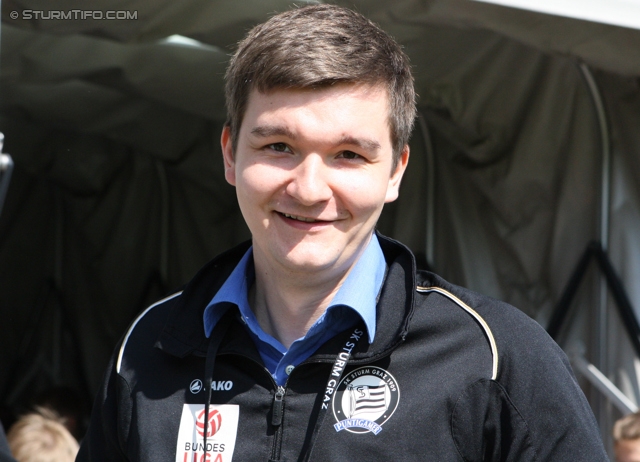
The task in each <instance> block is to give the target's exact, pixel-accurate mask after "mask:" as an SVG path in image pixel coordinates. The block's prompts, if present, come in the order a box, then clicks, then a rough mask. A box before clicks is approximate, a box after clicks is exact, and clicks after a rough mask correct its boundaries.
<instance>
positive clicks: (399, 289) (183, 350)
mask: <svg viewBox="0 0 640 462" xmlns="http://www.w3.org/2000/svg"><path fill="white" fill-rule="evenodd" d="M377 236H378V240H379V241H380V247H381V248H382V252H383V254H384V257H385V260H386V262H387V266H388V271H387V275H386V277H385V281H384V283H383V286H382V291H381V293H380V299H379V301H378V305H377V310H376V311H377V313H376V326H377V327H376V334H375V341H374V342H373V343H372V344H369V343H368V342H359V343H358V347H357V349H356V351H354V352H352V354H353V356H352V357H353V360H355V361H357V360H358V359H365V358H367V359H370V358H371V357H374V356H381V355H384V354H386V353H387V352H388V351H390V350H391V349H393V348H394V347H395V346H396V345H397V344H398V343H400V342H401V341H402V340H403V339H404V336H405V335H406V333H407V331H408V326H409V321H410V319H411V315H412V313H413V305H414V294H415V287H416V265H415V259H414V257H413V254H412V253H411V251H410V250H409V249H408V248H407V247H405V246H404V245H403V244H401V243H399V242H398V241H395V240H393V239H390V238H387V237H384V236H382V235H380V234H377ZM250 245H251V242H250V241H247V242H244V243H242V244H240V245H238V246H237V247H234V248H232V249H231V250H228V251H227V252H224V253H222V254H220V255H219V256H218V257H216V258H214V259H213V260H212V261H210V262H209V263H208V264H207V265H205V266H204V267H203V268H202V269H201V270H200V271H199V272H198V273H197V274H196V275H195V277H194V278H193V279H192V280H191V281H190V282H189V283H188V284H187V285H186V287H185V288H184V291H183V292H182V295H181V296H179V297H176V298H175V299H173V300H172V301H171V302H172V307H171V311H170V313H169V315H168V318H167V322H166V324H165V326H164V328H163V330H162V333H161V334H160V337H159V339H158V341H157V343H156V346H157V347H158V348H160V349H162V350H163V351H165V352H167V353H169V354H171V355H174V356H177V357H185V356H187V355H189V354H192V353H193V354H197V355H205V354H206V345H207V338H206V337H205V335H204V326H203V313H204V309H205V307H206V306H207V304H208V303H209V302H210V301H211V299H212V298H213V296H214V295H215V294H216V292H217V291H218V289H220V287H221V286H222V284H223V283H224V282H225V281H226V279H227V277H228V276H229V275H230V274H231V272H232V271H233V269H234V268H235V266H236V265H237V264H238V262H239V261H240V259H241V258H242V256H243V255H244V253H245V252H246V251H247V249H248V248H249V246H250ZM339 337H340V336H337V337H336V339H335V340H336V342H338V343H340V342H342V340H341V339H339ZM333 343H334V342H333V341H330V342H328V343H327V344H325V345H324V346H322V347H321V348H320V349H319V350H318V352H317V353H316V354H314V355H313V356H312V358H314V359H317V360H323V359H327V360H330V359H331V358H335V352H336V351H337V350H336V349H335V347H334V345H333ZM234 345H236V346H237V347H242V345H245V347H246V344H245V342H241V343H240V344H237V342H231V343H227V342H225V344H223V345H222V346H221V350H220V352H222V351H225V352H227V351H229V350H231V351H230V352H233V351H232V350H235V347H234ZM340 345H341V344H340ZM242 352H243V353H244V354H246V348H245V349H244V350H243V351H242ZM325 356H326V358H325Z"/></svg>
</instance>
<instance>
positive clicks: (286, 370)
mask: <svg viewBox="0 0 640 462" xmlns="http://www.w3.org/2000/svg"><path fill="white" fill-rule="evenodd" d="M294 369H295V366H292V365H291V364H289V365H288V366H287V368H286V369H285V370H284V371H285V372H286V373H287V375H291V372H293V370H294Z"/></svg>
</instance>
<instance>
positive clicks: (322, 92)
mask: <svg viewBox="0 0 640 462" xmlns="http://www.w3.org/2000/svg"><path fill="white" fill-rule="evenodd" d="M265 124H267V125H269V124H278V125H281V126H286V128H287V129H288V131H289V132H290V134H293V133H294V132H296V133H298V132H309V134H311V133H312V132H313V131H314V130H320V131H324V132H325V133H326V134H327V135H329V134H331V133H333V134H335V132H344V133H343V134H348V135H357V134H361V135H363V136H367V137H369V138H371V137H372V136H375V137H376V138H379V139H380V140H381V141H382V142H383V144H385V145H386V144H387V143H390V141H391V128H390V124H389V97H388V92H387V90H386V89H385V88H384V87H382V86H372V85H363V84H337V85H333V86H329V87H322V88H314V89H276V90H271V91H268V92H260V91H258V90H256V89H253V90H252V91H251V93H250V94H249V98H248V103H247V107H246V111H245V114H244V117H243V120H242V125H241V127H240V132H241V133H242V134H243V135H247V134H250V133H251V132H255V127H257V126H258V127H260V126H263V125H265ZM347 132H348V133H347Z"/></svg>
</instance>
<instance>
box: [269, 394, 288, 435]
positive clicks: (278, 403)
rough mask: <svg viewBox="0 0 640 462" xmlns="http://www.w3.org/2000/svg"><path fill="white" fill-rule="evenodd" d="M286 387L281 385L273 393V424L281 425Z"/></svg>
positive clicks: (275, 425)
mask: <svg viewBox="0 0 640 462" xmlns="http://www.w3.org/2000/svg"><path fill="white" fill-rule="evenodd" d="M284 393H285V390H284V387H283V386H279V387H278V389H277V390H276V394H275V395H273V414H272V416H271V425H273V426H274V427H279V426H280V424H281V423H282V409H283V407H284V402H283V399H284Z"/></svg>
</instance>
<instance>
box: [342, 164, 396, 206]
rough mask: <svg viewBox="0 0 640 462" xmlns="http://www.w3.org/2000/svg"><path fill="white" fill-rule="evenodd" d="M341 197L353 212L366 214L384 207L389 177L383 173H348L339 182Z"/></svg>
mask: <svg viewBox="0 0 640 462" xmlns="http://www.w3.org/2000/svg"><path fill="white" fill-rule="evenodd" d="M339 183H340V185H341V187H340V193H339V195H340V197H341V200H342V202H343V204H344V205H345V206H346V207H347V208H350V209H351V211H352V213H354V214H361V215H366V214H370V213H373V212H375V211H377V210H380V209H382V206H383V205H384V201H385V197H386V194H387V183H388V178H386V177H384V176H383V175H359V174H355V173H352V172H350V173H347V174H345V175H344V176H343V178H342V179H341V181H340V182H339Z"/></svg>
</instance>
